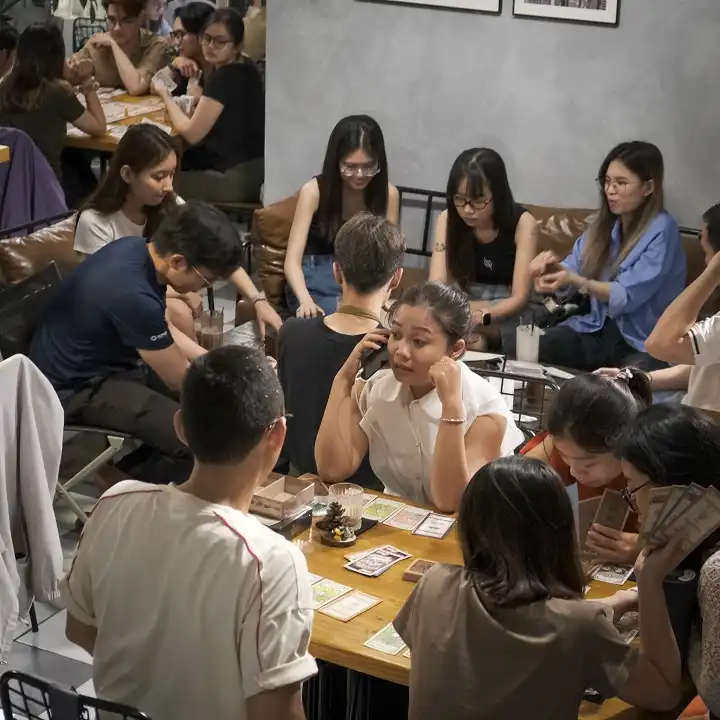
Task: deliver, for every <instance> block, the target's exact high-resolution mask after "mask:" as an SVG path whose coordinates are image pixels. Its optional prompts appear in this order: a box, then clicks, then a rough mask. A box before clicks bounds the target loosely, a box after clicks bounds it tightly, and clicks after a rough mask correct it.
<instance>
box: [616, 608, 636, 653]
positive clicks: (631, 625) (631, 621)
mask: <svg viewBox="0 0 720 720" xmlns="http://www.w3.org/2000/svg"><path fill="white" fill-rule="evenodd" d="M638 625H639V619H638V614H637V613H636V612H627V613H625V614H624V615H623V616H622V617H621V618H620V620H618V622H616V623H615V627H616V628H617V629H618V632H619V633H620V637H621V638H622V639H623V641H624V642H625V644H626V645H629V644H630V643H631V642H632V641H633V640H634V639H635V638H636V637H637V636H638V635H639V634H640V628H639V627H638Z"/></svg>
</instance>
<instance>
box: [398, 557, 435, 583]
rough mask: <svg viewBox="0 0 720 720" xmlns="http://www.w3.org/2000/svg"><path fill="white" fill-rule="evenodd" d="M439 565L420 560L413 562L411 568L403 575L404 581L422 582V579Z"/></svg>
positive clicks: (430, 561)
mask: <svg viewBox="0 0 720 720" xmlns="http://www.w3.org/2000/svg"><path fill="white" fill-rule="evenodd" d="M433 565H437V563H435V562H433V561H432V560H422V559H420V558H418V559H417V560H413V562H412V563H411V564H410V567H409V568H407V570H405V572H404V573H403V580H407V581H408V582H415V583H416V582H420V578H421V577H422V576H423V575H424V574H425V573H426V572H427V571H428V570H429V569H430V568H431V567H432V566H433Z"/></svg>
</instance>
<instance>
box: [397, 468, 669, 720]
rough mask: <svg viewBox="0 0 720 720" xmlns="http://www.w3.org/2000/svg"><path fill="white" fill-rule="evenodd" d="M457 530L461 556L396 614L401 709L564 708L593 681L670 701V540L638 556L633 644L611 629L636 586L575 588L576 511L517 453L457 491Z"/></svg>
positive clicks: (512, 713)
mask: <svg viewBox="0 0 720 720" xmlns="http://www.w3.org/2000/svg"><path fill="white" fill-rule="evenodd" d="M458 537H459V540H460V546H461V548H462V554H463V560H464V567H463V566H458V565H446V564H438V565H435V566H434V567H432V568H430V569H429V570H428V571H427V572H426V573H425V575H424V576H423V578H422V579H421V580H420V582H419V583H418V585H417V587H416V588H415V590H414V591H413V593H412V595H411V596H410V598H409V599H408V601H407V602H406V603H405V606H404V607H403V609H402V610H401V611H400V613H399V614H398V616H397V617H396V618H395V620H394V622H393V624H394V626H395V628H396V629H397V631H398V633H399V634H400V636H401V637H402V639H403V640H404V641H405V642H406V643H407V644H408V646H409V647H410V650H411V652H412V667H411V669H410V713H409V718H410V720H431V719H434V718H438V717H451V718H453V720H498V719H499V718H518V719H519V718H531V717H532V718H536V719H537V720H570V718H573V719H574V718H577V716H578V708H579V705H580V702H581V701H582V697H583V692H584V691H585V689H586V688H590V687H592V688H593V689H595V690H596V691H597V692H599V693H600V694H601V695H602V696H603V697H614V696H618V697H620V698H621V699H623V700H625V701H626V702H628V703H630V704H632V705H636V706H638V707H642V708H647V709H650V710H668V709H670V708H672V707H673V706H674V705H675V704H676V703H677V702H678V700H679V698H680V679H681V663H680V656H679V653H678V648H677V644H676V642H675V637H674V635H673V629H672V626H671V624H670V618H669V615H668V609H667V605H666V603H665V597H664V595H663V590H662V581H663V578H664V577H665V574H666V572H668V571H669V570H671V569H672V568H673V567H675V565H674V563H676V562H677V555H676V548H675V545H674V544H672V543H671V544H669V545H668V546H666V547H663V548H662V549H660V550H657V551H654V552H649V551H647V550H646V551H644V552H643V553H642V554H641V556H640V558H639V559H638V562H637V564H636V566H635V574H636V577H637V579H638V588H639V592H638V595H639V598H640V604H641V606H642V612H641V613H640V642H641V649H640V652H639V653H638V652H637V651H636V650H635V649H633V648H631V647H630V646H629V645H627V644H626V643H625V641H624V640H623V638H622V637H621V635H620V633H619V631H618V630H617V629H616V628H614V627H613V620H615V619H619V617H621V616H622V615H623V614H624V612H625V610H626V609H628V607H629V606H631V605H632V604H634V600H633V597H632V596H633V595H635V594H634V593H630V592H629V591H620V592H619V593H617V594H616V595H615V596H613V597H612V598H608V599H607V600H605V601H601V602H596V601H595V602H594V601H590V600H586V599H585V598H584V589H583V586H584V584H585V578H584V577H583V572H582V569H581V565H580V560H579V557H578V549H577V540H576V535H575V521H574V516H573V511H572V507H571V504H570V500H569V498H568V497H567V493H566V492H565V489H564V488H563V485H562V483H561V482H560V479H559V478H558V476H557V475H556V473H555V471H554V470H553V469H552V468H550V467H548V466H547V465H545V464H543V463H541V462H539V461H537V460H530V459H528V458H519V457H505V458H501V459H499V460H495V461H493V462H491V463H489V464H487V465H485V466H484V467H483V468H481V469H480V470H479V471H478V472H477V473H476V474H475V476H474V477H473V478H472V480H470V483H469V484H468V486H467V488H466V490H465V493H464V495H463V498H462V503H461V505H460V510H459V513H458Z"/></svg>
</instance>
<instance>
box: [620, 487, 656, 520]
mask: <svg viewBox="0 0 720 720" xmlns="http://www.w3.org/2000/svg"><path fill="white" fill-rule="evenodd" d="M650 482H651V481H650V480H648V481H647V482H645V483H643V484H642V485H640V486H639V487H636V488H635V489H634V490H628V489H627V488H623V489H622V490H621V491H620V494H621V495H622V499H623V500H624V501H625V502H626V503H627V504H628V506H629V507H630V509H631V510H632V511H633V512H634V513H636V512H637V511H638V506H637V503H636V502H635V493H636V492H637V491H638V490H642V489H643V488H644V487H645V486H646V485H649V484H650Z"/></svg>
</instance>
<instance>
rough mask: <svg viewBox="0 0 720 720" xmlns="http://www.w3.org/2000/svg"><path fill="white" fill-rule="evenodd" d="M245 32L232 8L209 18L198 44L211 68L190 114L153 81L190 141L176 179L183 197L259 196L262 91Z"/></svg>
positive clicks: (233, 198)
mask: <svg viewBox="0 0 720 720" xmlns="http://www.w3.org/2000/svg"><path fill="white" fill-rule="evenodd" d="M244 37H245V26H244V24H243V19H242V15H240V13H239V12H238V11H237V10H234V9H233V8H223V9H221V10H216V11H215V12H214V13H213V14H212V15H211V16H210V17H209V18H208V20H207V22H206V25H205V27H204V28H203V31H202V35H201V36H200V44H201V46H202V52H203V57H204V58H205V61H206V62H207V64H208V66H209V67H212V71H211V72H210V73H209V74H208V76H207V78H206V79H205V81H204V89H203V95H202V97H201V98H200V101H199V102H198V105H197V107H196V108H195V111H194V112H193V113H192V115H191V116H190V117H188V115H186V114H185V112H184V111H183V110H182V109H181V108H180V107H179V106H178V105H177V103H176V102H175V100H174V99H173V97H172V95H171V93H170V91H169V90H168V89H167V87H166V86H165V85H164V84H163V83H154V84H153V88H152V89H153V92H155V93H156V94H157V95H159V96H160V98H161V99H162V101H163V102H164V103H165V109H166V110H167V114H168V117H169V118H170V121H171V122H172V124H173V127H174V128H175V129H176V130H177V132H178V134H179V135H180V136H181V137H182V138H183V140H185V141H186V142H187V143H188V144H189V145H190V146H191V147H189V148H188V149H187V150H186V151H185V152H184V153H183V157H182V170H183V172H182V174H181V176H180V178H179V182H178V189H179V191H180V193H181V194H182V195H183V196H184V197H187V198H193V199H195V200H207V201H209V202H251V201H255V200H257V199H258V198H259V197H260V187H261V185H262V182H263V177H264V168H265V163H264V159H263V156H264V152H265V95H264V90H263V84H262V78H261V77H260V72H259V70H258V68H257V66H256V65H255V63H254V62H253V61H252V60H251V59H250V58H249V57H247V55H245V54H244V53H243V39H244ZM207 170H216V171H217V173H214V174H213V173H208V172H206V171H207Z"/></svg>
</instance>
